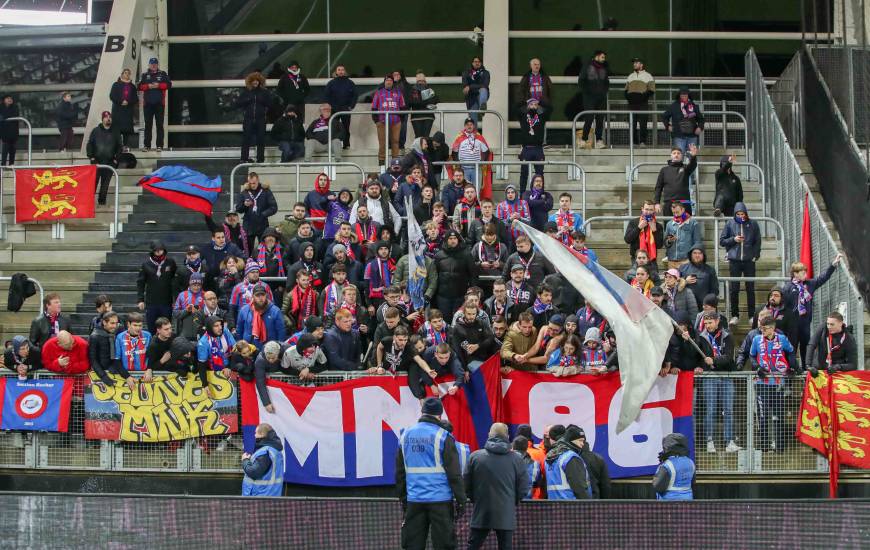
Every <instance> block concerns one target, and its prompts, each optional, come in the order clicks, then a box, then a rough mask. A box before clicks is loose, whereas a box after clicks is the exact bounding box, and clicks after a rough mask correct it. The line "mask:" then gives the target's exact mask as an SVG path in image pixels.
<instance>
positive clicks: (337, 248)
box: [332, 243, 347, 255]
mask: <svg viewBox="0 0 870 550" xmlns="http://www.w3.org/2000/svg"><path fill="white" fill-rule="evenodd" d="M339 252H347V247H345V246H344V245H343V244H341V243H338V244H336V245H335V246H333V247H332V254H333V255H335V254H337V253H339Z"/></svg>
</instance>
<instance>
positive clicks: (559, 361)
mask: <svg viewBox="0 0 870 550" xmlns="http://www.w3.org/2000/svg"><path fill="white" fill-rule="evenodd" d="M590 330H595V329H590ZM580 353H581V346H580V339H579V338H577V337H576V336H573V335H572V336H568V337H566V338H564V339H563V340H562V345H560V346H559V347H558V348H557V349H556V350H554V351H553V353H551V354H550V357H549V358H548V359H547V371H548V372H551V373H553V376H555V377H556V378H561V377H563V376H571V375H574V374H577V373H579V372H581V371H582V370H583V364H582V361H583V358H582V356H581V355H580Z"/></svg>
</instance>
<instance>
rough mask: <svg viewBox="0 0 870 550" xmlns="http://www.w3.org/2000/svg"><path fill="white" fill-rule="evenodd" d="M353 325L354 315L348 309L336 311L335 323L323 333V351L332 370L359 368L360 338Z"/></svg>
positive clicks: (353, 369)
mask: <svg viewBox="0 0 870 550" xmlns="http://www.w3.org/2000/svg"><path fill="white" fill-rule="evenodd" d="M352 326H353V316H352V315H351V313H350V312H349V311H348V310H346V309H339V310H338V311H336V312H335V324H334V325H333V326H332V328H330V329H329V330H327V331H326V333H325V334H324V335H323V352H324V353H325V354H326V360H327V362H328V364H329V368H330V370H342V371H355V370H359V368H360V351H361V350H360V338H359V334H358V333H356V332H354V331H353V330H352Z"/></svg>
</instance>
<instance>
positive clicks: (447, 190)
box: [441, 166, 474, 218]
mask: <svg viewBox="0 0 870 550" xmlns="http://www.w3.org/2000/svg"><path fill="white" fill-rule="evenodd" d="M468 186H472V187H474V186H473V185H472V183H471V182H470V181H468V180H466V179H465V170H464V169H463V168H462V167H461V166H455V167H453V174H452V175H451V176H450V183H449V184H447V185H445V186H444V189H442V190H441V202H442V203H443V204H444V210H445V212H446V213H447V215H448V216H450V217H451V218H452V217H453V214H454V212H455V211H456V205H457V204H459V201H461V200H462V198H463V196H465V189H466V187H468Z"/></svg>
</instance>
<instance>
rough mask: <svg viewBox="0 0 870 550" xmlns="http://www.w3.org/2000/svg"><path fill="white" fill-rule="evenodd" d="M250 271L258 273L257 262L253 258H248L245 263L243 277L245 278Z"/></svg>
mask: <svg viewBox="0 0 870 550" xmlns="http://www.w3.org/2000/svg"><path fill="white" fill-rule="evenodd" d="M251 271H256V272H257V273H259V272H260V264H258V263H257V260H255V259H253V258H249V259H248V261H247V263H246V264H245V276H246V277H247V275H248V273H250V272H251Z"/></svg>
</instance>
